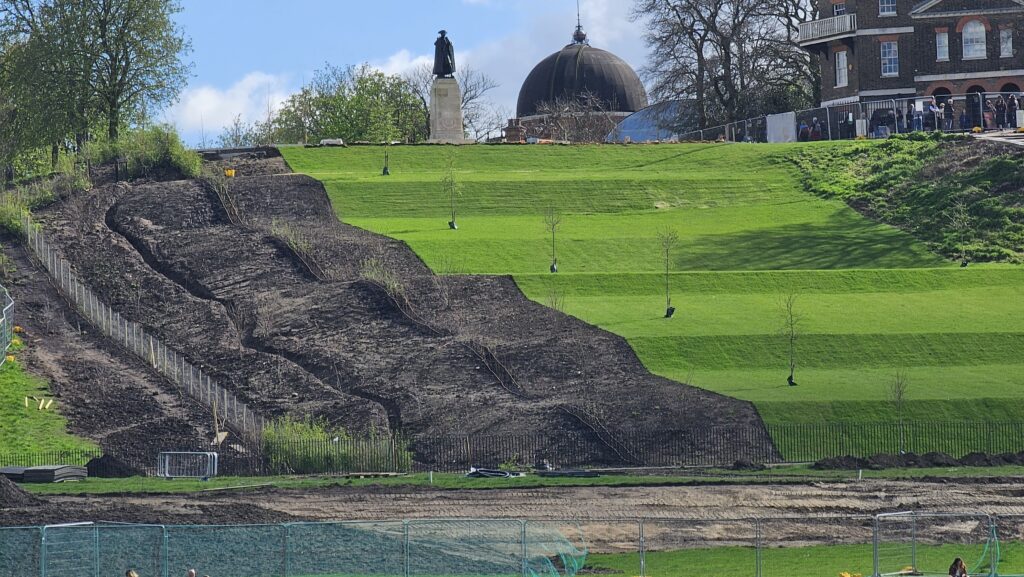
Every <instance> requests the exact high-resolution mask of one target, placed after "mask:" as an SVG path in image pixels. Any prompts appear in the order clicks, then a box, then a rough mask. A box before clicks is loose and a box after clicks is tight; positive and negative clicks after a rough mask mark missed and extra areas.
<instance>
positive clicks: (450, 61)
mask: <svg viewBox="0 0 1024 577" xmlns="http://www.w3.org/2000/svg"><path fill="white" fill-rule="evenodd" d="M438 34H440V36H438V37H437V41H436V42H434V75H435V76H437V77H438V78H451V77H452V76H453V75H454V74H455V48H454V47H453V46H452V41H451V40H449V39H448V32H446V31H444V30H442V31H440V32H438Z"/></svg>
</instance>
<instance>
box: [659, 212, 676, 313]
mask: <svg viewBox="0 0 1024 577" xmlns="http://www.w3.org/2000/svg"><path fill="white" fill-rule="evenodd" d="M658 241H659V242H660V243H661V259H662V261H663V264H664V265H665V318H666V319H670V318H672V316H673V315H675V314H676V307H674V306H672V292H671V288H672V287H671V276H670V275H669V273H670V272H671V269H672V249H673V248H675V246H676V245H677V244H679V233H677V232H676V231H674V230H669V229H666V230H663V231H661V232H659V233H658Z"/></svg>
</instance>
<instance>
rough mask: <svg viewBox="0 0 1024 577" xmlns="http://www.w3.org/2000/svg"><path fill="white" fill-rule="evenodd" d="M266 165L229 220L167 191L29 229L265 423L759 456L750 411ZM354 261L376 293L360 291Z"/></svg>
mask: <svg viewBox="0 0 1024 577" xmlns="http://www.w3.org/2000/svg"><path fill="white" fill-rule="evenodd" d="M271 160H272V161H273V162H276V163H278V164H274V165H272V166H271V167H270V169H269V170H267V169H266V167H265V166H264V167H257V166H256V165H254V166H252V167H246V168H247V169H248V170H243V176H241V177H240V178H236V179H231V180H229V181H228V182H229V186H228V194H227V200H228V205H229V206H230V207H231V210H232V212H233V213H234V214H232V217H233V218H229V216H228V210H227V209H225V204H224V202H223V199H222V198H219V197H218V195H217V194H214V192H213V190H212V188H211V187H209V186H204V185H203V184H202V183H200V182H198V181H176V182H159V183H146V184H140V185H137V186H125V185H120V186H107V187H101V188H99V189H96V190H94V191H92V192H89V193H85V194H84V195H82V196H79V197H77V198H74V199H72V200H70V201H67V202H65V203H62V204H61V205H58V206H57V207H55V208H53V209H51V211H50V212H49V214H47V215H46V228H47V230H48V231H49V232H50V233H51V234H52V235H54V237H55V238H54V240H56V241H57V242H56V244H57V245H58V246H61V247H62V248H63V250H64V251H65V252H66V253H67V255H68V256H69V257H70V260H71V261H72V262H74V263H75V264H76V267H77V268H78V269H79V271H80V272H81V273H82V274H83V275H84V276H85V278H86V279H87V280H88V282H89V283H90V284H91V285H92V286H93V288H94V289H99V291H98V292H99V293H100V294H103V295H104V297H105V298H106V299H107V300H108V302H109V303H110V304H111V305H113V306H114V308H115V309H117V310H120V311H121V312H122V314H124V315H125V316H127V317H129V318H131V319H132V320H134V321H137V322H140V323H142V324H144V325H146V326H148V327H151V328H152V329H153V330H154V332H156V334H157V335H158V336H159V337H161V338H162V339H164V340H165V341H167V342H168V343H169V344H170V345H171V346H172V347H174V348H177V349H178V350H180V351H182V352H183V353H185V354H186V355H187V356H189V357H190V359H191V360H193V361H195V362H198V363H201V364H202V365H204V366H206V367H208V368H209V369H210V370H211V372H212V373H213V375H214V377H215V378H217V379H218V380H219V381H220V382H221V383H222V384H223V385H224V386H225V387H227V388H230V389H232V390H233V391H234V392H235V393H236V394H238V395H239V396H240V397H241V398H242V399H243V400H245V401H246V402H248V403H250V404H251V406H254V407H256V408H257V410H260V411H262V412H264V413H265V414H267V415H279V414H282V413H285V412H298V413H303V414H312V415H317V416H323V417H326V418H327V419H328V420H330V421H331V422H334V423H338V424H341V425H344V426H345V427H347V428H349V429H351V430H368V429H377V430H381V429H383V428H385V427H386V428H388V429H389V430H391V431H402V432H404V433H406V434H410V435H413V436H418V437H420V438H423V437H424V436H426V437H430V436H435V435H448V434H490V435H510V434H523V433H527V434H533V433H536V434H542V435H545V436H550V438H552V439H561V440H563V442H565V443H568V442H571V441H570V439H571V438H584V439H589V440H590V441H591V442H589V443H587V444H586V447H587V448H586V449H585V451H584V452H586V451H589V452H590V454H589V455H588V456H587V457H588V459H589V460H591V461H595V462H598V461H606V462H621V461H630V460H632V459H633V454H632V453H631V452H630V449H629V448H628V447H627V445H626V444H625V443H623V442H622V441H621V439H623V438H624V437H623V435H624V434H625V433H626V432H627V431H630V430H634V429H643V430H645V431H650V432H653V433H654V434H655V435H657V434H664V435H666V436H668V435H671V436H673V437H674V438H676V439H679V438H682V439H684V440H686V439H690V438H691V437H690V436H689V435H687V434H686V432H687V431H688V430H693V429H698V428H700V429H704V428H707V427H709V426H716V425H720V426H722V429H721V432H720V436H721V438H722V440H723V443H722V444H721V445H720V446H719V447H718V449H719V450H721V449H722V448H725V452H726V453H728V454H729V458H731V457H732V456H735V457H737V458H738V457H741V456H746V455H748V453H747V450H746V449H747V443H748V442H750V440H751V438H750V436H749V433H748V434H747V435H746V436H744V437H743V438H742V439H741V438H739V436H736V437H733V436H731V435H732V434H733V433H732V429H730V428H729V427H730V426H732V425H738V424H742V425H752V426H753V427H754V428H753V430H754V431H756V433H755V435H754V438H753V441H754V443H753V444H756V445H758V446H761V447H764V446H770V442H768V441H767V435H766V434H765V433H764V432H763V429H760V428H759V427H760V419H759V417H758V415H757V413H756V411H755V410H754V409H753V407H752V406H751V405H750V404H749V403H746V402H743V401H738V400H735V399H731V398H727V397H723V396H720V395H716V394H714V393H710V392H707V391H703V390H700V389H696V388H692V387H688V386H685V385H681V384H678V383H674V382H671V381H668V380H666V379H662V378H660V377H655V376H653V375H651V374H649V373H648V372H647V371H646V370H645V369H644V368H643V367H642V365H641V364H640V362H639V361H638V360H637V358H636V356H635V355H634V354H633V352H632V350H631V349H630V348H629V346H628V345H627V344H626V342H625V341H624V340H622V339H621V338H619V337H616V336H614V335H611V334H610V333H607V332H605V331H602V330H600V329H597V328H595V327H591V326H589V325H586V324H584V323H582V322H580V321H578V320H576V319H574V318H571V317H568V316H565V315H563V314H561V313H558V312H556V311H553V310H551V309H548V308H546V307H542V306H540V305H538V304H536V303H533V302H531V301H529V300H528V299H526V298H525V297H524V296H523V295H522V294H521V293H520V292H519V290H518V288H517V287H516V286H515V285H514V283H513V282H512V281H511V279H509V278H505V277H435V276H434V275H432V274H431V273H430V271H429V270H428V269H427V268H426V267H425V266H424V265H423V263H422V262H421V261H419V259H418V258H417V257H416V256H415V255H414V254H413V253H412V251H410V250H409V249H408V247H406V246H405V245H404V244H402V243H399V242H396V241H393V240H389V239H386V238H383V237H380V236H378V235H375V234H372V233H369V232H366V231H364V230H361V229H357V228H354V227H351V226H347V225H345V224H342V223H340V222H338V221H337V220H336V219H335V217H334V213H333V211H332V210H331V207H330V203H329V201H328V200H327V196H326V193H325V191H324V189H323V186H322V185H321V184H320V183H319V182H317V181H315V180H312V179H310V178H307V177H304V176H298V175H291V174H267V172H271V173H273V172H280V171H281V170H282V169H283V167H280V165H279V159H271ZM268 162H269V161H268ZM250 171H251V173H253V174H255V175H254V176H244V174H245V173H246V172H250ZM282 230H284V231H288V232H286V233H282V232H281V231H282ZM289 235H291V236H292V237H293V239H294V238H298V239H299V240H300V244H301V243H302V242H308V243H309V245H310V246H311V247H313V248H312V249H310V250H308V251H307V252H305V253H303V252H302V251H298V250H295V249H294V247H292V248H290V247H289V243H287V242H285V241H284V240H283V239H282V237H284V236H289ZM300 256H304V258H299V257H300ZM368 261H369V262H373V263H376V266H377V269H378V271H384V275H385V276H386V277H387V278H388V279H390V281H388V282H380V279H379V278H377V282H369V281H368V280H367V279H366V278H364V277H365V275H363V274H362V273H361V271H363V270H364V269H365V268H366V267H367V262H368ZM377 277H380V274H378V275H377ZM389 282H390V283H391V285H397V286H399V287H400V288H399V289H397V290H396V289H395V288H394V286H391V290H385V289H384V288H383V286H385V285H388V283H389ZM557 442H558V441H556V443H557ZM676 447H677V448H676V449H675V450H676V451H681V452H686V453H689V454H696V453H701V452H702V451H705V450H707V449H705V448H703V447H701V446H700V445H699V444H698V443H693V444H690V445H687V443H686V442H684V443H678V444H677V445H676ZM552 448H553V449H554V450H557V449H558V447H557V446H555V447H552ZM538 456H539V455H522V456H521V457H524V458H527V459H529V458H535V457H538Z"/></svg>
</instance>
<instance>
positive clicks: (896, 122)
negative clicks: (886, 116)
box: [892, 98, 900, 134]
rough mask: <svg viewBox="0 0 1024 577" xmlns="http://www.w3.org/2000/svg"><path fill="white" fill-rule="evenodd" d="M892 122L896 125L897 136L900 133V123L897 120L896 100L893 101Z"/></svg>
mask: <svg viewBox="0 0 1024 577" xmlns="http://www.w3.org/2000/svg"><path fill="white" fill-rule="evenodd" d="M892 121H893V124H895V125H896V134H899V133H900V121H899V120H897V119H896V99H895V98H893V99H892Z"/></svg>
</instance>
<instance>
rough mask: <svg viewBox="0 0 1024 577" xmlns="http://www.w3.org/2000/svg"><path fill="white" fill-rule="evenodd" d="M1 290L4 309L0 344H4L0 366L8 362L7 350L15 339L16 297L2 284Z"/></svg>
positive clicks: (0, 296)
mask: <svg viewBox="0 0 1024 577" xmlns="http://www.w3.org/2000/svg"><path fill="white" fill-rule="evenodd" d="M0 291H3V295H0V303H2V304H3V310H2V311H0V345H3V351H0V367H2V366H3V365H4V363H5V362H7V351H8V350H10V348H11V342H13V341H14V299H12V298H11V295H10V293H8V292H7V289H6V288H5V287H2V286H0Z"/></svg>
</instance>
